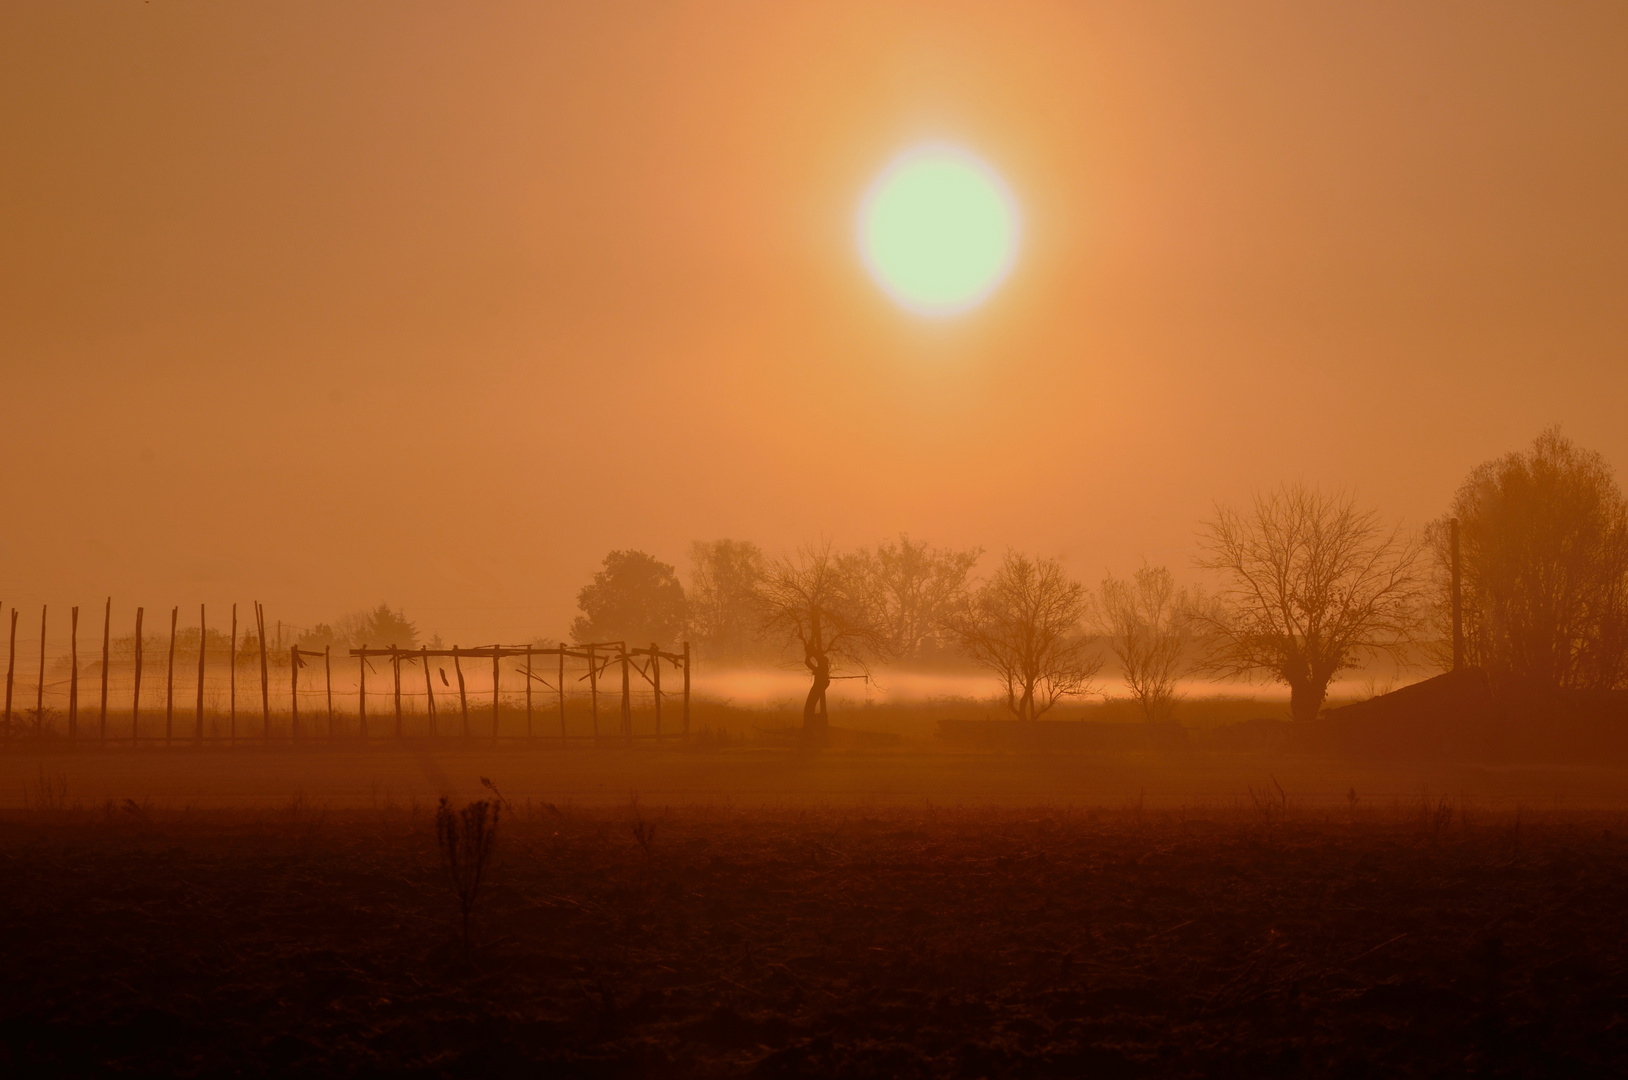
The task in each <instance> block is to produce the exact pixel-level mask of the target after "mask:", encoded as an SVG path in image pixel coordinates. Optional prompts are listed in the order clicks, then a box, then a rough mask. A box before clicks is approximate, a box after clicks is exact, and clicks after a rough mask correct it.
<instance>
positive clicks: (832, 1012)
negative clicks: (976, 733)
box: [0, 800, 1628, 1078]
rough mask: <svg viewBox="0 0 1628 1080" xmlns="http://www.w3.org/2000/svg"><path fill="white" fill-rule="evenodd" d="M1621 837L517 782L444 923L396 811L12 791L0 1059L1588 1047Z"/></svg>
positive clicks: (1608, 1058)
mask: <svg viewBox="0 0 1628 1080" xmlns="http://www.w3.org/2000/svg"><path fill="white" fill-rule="evenodd" d="M636 815H642V818H643V820H645V821H647V822H654V823H655V825H656V834H655V837H654V842H653V843H652V844H651V846H650V849H649V854H648V855H647V854H646V853H645V851H644V850H643V849H642V848H641V846H640V845H639V844H638V843H636V842H635V839H634V836H633V831H632V828H631V825H632V823H633V821H634V820H635V817H636ZM1623 837H1624V826H1623V823H1622V820H1621V818H1620V817H1619V816H1606V815H1598V814H1597V815H1581V814H1574V815H1560V814H1558V813H1557V814H1552V815H1547V816H1540V817H1538V818H1533V817H1532V816H1531V815H1527V816H1525V817H1524V818H1517V817H1515V816H1514V815H1502V816H1501V815H1493V814H1490V813H1486V814H1481V813H1477V812H1475V811H1474V810H1473V809H1472V808H1467V807H1457V808H1455V807H1454V806H1452V805H1451V804H1447V803H1440V802H1437V803H1435V804H1421V805H1420V806H1419V807H1418V809H1417V812H1416V813H1412V812H1406V813H1399V812H1397V811H1395V810H1392V811H1386V812H1380V811H1375V812H1373V813H1367V812H1365V811H1364V808H1363V807H1362V806H1361V805H1360V804H1359V805H1357V806H1355V807H1353V808H1352V810H1351V811H1350V812H1349V813H1347V812H1346V811H1344V810H1341V811H1338V812H1333V813H1330V814H1329V815H1328V816H1327V817H1324V816H1321V815H1318V816H1315V817H1312V816H1306V815H1297V814H1296V813H1295V812H1294V811H1293V809H1292V808H1290V809H1288V810H1284V809H1283V808H1281V807H1274V804H1272V803H1271V802H1270V800H1268V801H1265V802H1263V803H1262V804H1261V808H1260V809H1258V810H1253V809H1252V810H1250V811H1248V812H1239V811H1233V810H1225V809H1218V810H1215V811H1211V812H1206V811H1184V812H1160V813H1154V812H1148V813H1145V814H1143V813H1138V812H1135V811H1116V812H1099V813H1091V812H1086V811H1072V812H1070V811H1047V810H1026V811H1024V810H1010V809H1003V810H988V809H979V810H934V809H929V808H924V809H919V810H896V809H887V810H871V811H865V810H845V811H833V810H823V811H814V810H810V811H806V812H796V811H786V810H777V811H772V812H736V811H720V810H671V811H665V812H663V811H653V810H651V809H650V808H644V809H643V810H642V811H641V810H637V809H635V808H633V807H629V808H624V809H622V810H619V811H577V810H567V811H563V812H561V811H556V810H553V809H552V808H532V807H523V808H521V809H520V810H519V811H518V812H513V813H510V814H509V815H508V817H507V818H506V819H505V820H504V822H503V824H502V831H501V833H500V853H499V856H498V858H497V861H496V863H495V866H494V867H493V869H492V872H491V876H490V879H489V885H488V887H487V891H486V893H485V895H484V896H483V897H482V898H481V901H480V905H479V909H478V913H477V920H476V935H475V949H474V952H473V954H472V955H471V956H468V957H466V956H465V955H464V953H463V950H462V948H461V946H460V945H458V944H457V943H456V941H455V939H454V937H453V926H454V912H455V908H454V902H453V899H452V893H451V890H450V887H449V885H448V883H447V879H446V876H445V874H444V872H443V870H442V868H441V865H440V862H439V855H438V852H437V849H436V845H435V839H434V833H433V823H432V820H431V817H430V815H429V814H428V813H427V812H419V813H411V812H406V811H385V812H371V813H364V812H345V813H320V812H316V811H313V810H311V809H309V808H307V807H304V806H302V805H300V804H299V803H296V804H294V805H292V806H291V807H290V808H289V809H288V810H286V811H283V812H280V813H264V812H259V813H255V814H248V813H242V814H237V813H233V812H230V811H209V812H196V811H194V812H160V811H157V810H154V809H151V808H143V807H139V806H136V805H134V804H128V805H127V806H125V807H114V806H110V807H108V808H107V809H105V810H103V811H97V812H95V813H82V814H76V813H74V812H71V811H66V810H61V811H57V812H54V813H52V812H40V811H35V812H31V813H26V814H16V813H13V814H10V815H8V816H7V817H6V818H5V819H4V820H3V822H0V865H3V868H4V873H3V874H0V883H3V887H0V970H3V971H4V980H3V984H0V985H3V989H0V1071H3V1072H4V1073H5V1074H7V1075H12V1076H22V1075H68V1074H72V1075H87V1074H95V1075H99V1074H117V1075H126V1076H160V1075H162V1076H224V1075H236V1076H240V1075H251V1076H253V1075H262V1076H286V1075H300V1076H406V1075H413V1076H426V1077H429V1076H470V1077H509V1076H527V1077H535V1076H549V1077H668V1076H678V1077H686V1076H707V1077H710V1076H758V1077H802V1076H807V1077H849V1076H851V1077H914V1076H932V1077H1027V1076H1089V1077H1106V1078H1113V1077H1138V1076H1150V1077H1154V1076H1156V1077H1184V1076H1248V1077H1272V1076H1295V1077H1299V1076H1312V1077H1322V1076H1327V1077H1352V1078H1355V1077H1394V1076H1430V1077H1435V1076H1445V1075H1470V1076H1546V1077H1552V1076H1608V1075H1615V1076H1622V1075H1628V1027H1625V1025H1624V1016H1625V1014H1628V974H1625V972H1628V968H1625V962H1624V961H1625V950H1628V938H1625V934H1624V928H1623V918H1624V912H1628V846H1625V843H1624V839H1623Z"/></svg>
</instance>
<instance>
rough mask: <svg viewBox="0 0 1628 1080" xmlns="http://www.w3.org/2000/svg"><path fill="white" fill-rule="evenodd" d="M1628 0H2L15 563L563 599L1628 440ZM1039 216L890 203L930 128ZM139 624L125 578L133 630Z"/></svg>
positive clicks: (1, 279) (456, 617)
mask: <svg viewBox="0 0 1628 1080" xmlns="http://www.w3.org/2000/svg"><path fill="white" fill-rule="evenodd" d="M1625 55H1628V5H1623V4H1621V3H1616V2H1611V3H1600V4H1597V5H1589V4H1584V3H1568V4H1563V5H1562V4H1538V3H1524V4H1518V5H1517V4H1496V3H1485V2H1477V3H1464V4H1448V3H1435V4H1418V3H1415V2H1407V3H1396V4H1383V3H1364V4H1360V5H1309V4H1304V3H1281V4H1277V3H1273V4H1247V3H1228V4H1211V3H1190V4H1159V3H1117V4H1087V3H1066V4H1065V3H1058V4H1028V5H1023V4H988V3H986V4H976V5H953V4H948V3H944V2H941V0H940V2H934V3H931V4H922V5H907V4H877V3H874V2H868V3H858V4H853V5H842V4H837V3H832V2H828V0H822V2H820V3H808V4H791V3H776V4H762V3H751V4H746V3H743V4H699V5H691V4H677V3H644V4H629V5H622V4H613V3H607V2H604V0H595V2H592V3H583V4H578V5H565V4H548V5H544V4H538V3H525V4H516V5H512V6H504V5H499V4H481V5H457V4H451V3H440V4H411V3H402V2H398V0H392V2H389V3H378V4H363V3H354V2H352V3H345V4H330V3H326V2H324V3H311V4H296V3H290V2H283V0H279V2H278V3H264V4H247V3H242V4H238V3H234V4H218V3H207V4H206V3H190V4H177V3H170V2H163V0H160V2H154V3H148V4H137V3H89V2H86V3H77V4H75V3H60V2H42V3H25V2H22V0H12V2H10V3H7V4H5V5H4V6H3V7H0V139H3V143H0V146H3V152H0V369H3V380H0V461H3V469H4V472H3V475H4V485H3V487H0V601H4V603H5V604H7V605H8V606H9V605H11V604H13V603H17V604H19V605H20V606H21V605H36V604H38V603H40V602H42V601H49V602H50V603H51V604H53V605H64V606H65V605H68V604H72V603H79V604H85V605H99V604H100V601H101V598H102V597H103V596H105V595H106V594H109V593H111V594H113V596H114V598H115V612H116V613H118V614H119V617H120V618H121V619H122V618H124V615H123V613H124V612H126V611H127V610H128V609H129V608H130V607H132V606H133V605H134V604H136V603H143V604H146V605H147V606H148V607H149V609H152V608H164V607H168V606H169V605H171V604H177V603H178V604H181V605H183V610H187V607H186V606H187V605H192V604H196V603H198V602H199V601H206V602H208V603H210V604H211V605H224V604H227V603H230V602H231V601H233V600H237V601H241V602H243V603H244V604H247V603H248V601H250V600H251V599H254V598H259V599H261V600H263V601H264V602H265V603H266V605H267V609H268V614H269V615H271V616H272V617H278V616H281V617H285V618H287V619H288V620H290V621H291V622H296V623H302V622H303V623H308V622H310V621H314V620H316V619H319V618H326V617H331V616H332V615H334V614H337V613H340V612H343V611H345V610H348V609H354V608H357V607H360V606H363V605H365V604H368V603H371V602H377V601H378V600H380V599H388V600H389V601H390V602H391V603H392V604H398V605H404V606H405V607H406V608H407V611H408V614H409V615H410V616H413V617H415V618H416V619H417V620H418V621H419V622H420V624H421V625H423V626H425V627H427V628H437V629H440V630H441V631H442V632H443V633H444V634H445V635H447V638H448V640H449V641H451V640H453V639H455V638H456V639H458V640H461V641H465V642H473V641H491V640H493V639H495V638H505V639H514V638H519V637H522V636H529V635H531V634H541V633H559V632H561V631H562V630H563V629H564V627H565V624H566V622H567V619H568V617H569V615H570V613H571V609H572V608H573V606H574V594H575V591H576V588H577V587H578V586H579V585H580V584H581V583H582V582H583V581H584V580H585V579H586V578H587V577H588V576H589V575H590V574H591V573H592V571H593V570H594V569H595V567H596V565H597V563H598V561H599V559H600V558H601V557H602V556H603V555H604V553H605V552H606V551H607V550H608V549H610V548H614V547H637V548H643V549H645V550H648V551H650V552H652V553H653V554H655V555H657V556H659V557H661V558H664V559H667V560H669V561H675V562H679V563H680V564H681V565H682V562H683V558H684V555H685V552H686V549H687V545H688V542H689V541H690V540H692V539H696V538H712V537H719V536H730V537H740V538H750V539H754V540H757V541H758V542H760V543H762V544H763V545H764V546H765V547H767V548H769V549H771V550H773V549H776V548H780V547H784V546H787V545H792V544H795V543H797V542H799V541H801V540H804V539H807V538H813V537H816V536H818V535H819V534H821V533H822V532H823V533H826V534H829V535H830V536H831V537H832V538H833V539H834V540H836V541H837V542H838V543H841V544H859V543H867V542H872V541H874V540H875V539H877V538H879V537H881V536H883V535H885V534H890V533H895V532H898V531H900V530H908V531H910V532H911V533H913V534H915V535H917V536H921V537H926V538H929V539H932V540H935V541H937V542H940V543H945V544H955V545H970V544H981V545H983V546H985V547H987V548H990V549H992V550H999V549H1002V548H1005V547H1007V546H1013V547H1018V548H1022V549H1026V550H1029V551H1033V552H1037V553H1040V554H1052V555H1060V556H1062V557H1064V558H1066V559H1067V560H1068V562H1069V564H1070V565H1071V566H1072V567H1073V568H1074V569H1075V570H1076V571H1077V572H1078V573H1080V574H1081V575H1082V576H1084V577H1086V578H1087V579H1090V580H1095V579H1096V578H1098V577H1100V576H1101V574H1102V572H1103V571H1104V570H1116V571H1124V570H1128V569H1130V568H1132V567H1134V566H1135V565H1136V564H1137V563H1138V562H1139V560H1141V559H1142V558H1143V557H1146V558H1147V559H1149V560H1151V561H1154V562H1168V563H1169V564H1171V565H1172V566H1173V567H1175V568H1177V569H1178V571H1179V572H1181V573H1184V574H1186V573H1190V570H1188V567H1189V566H1190V562H1191V559H1192V557H1193V554H1194V528H1195V523H1196V522H1197V521H1198V519H1199V518H1201V517H1202V516H1203V515H1204V514H1205V513H1206V512H1207V511H1208V510H1209V508H1210V506H1211V504H1212V502H1213V501H1214V500H1216V499H1221V500H1237V499H1242V498H1246V497H1247V496H1248V494H1249V492H1250V490H1251V489H1252V488H1254V487H1259V486H1264V485H1270V484H1274V483H1276V482H1278V481H1280V480H1283V479H1286V478H1288V479H1293V478H1305V479H1307V480H1312V481H1316V482H1318V483H1322V484H1327V485H1346V486H1349V487H1351V488H1354V489H1355V490H1356V492H1357V493H1358V494H1359V496H1361V497H1362V498H1363V499H1364V500H1366V501H1368V502H1371V503H1373V504H1376V505H1378V506H1380V507H1382V508H1383V509H1384V510H1385V512H1386V513H1387V514H1389V515H1391V516H1394V517H1400V518H1405V519H1407V520H1408V521H1410V522H1415V523H1418V522H1422V521H1424V520H1426V519H1428V518H1429V517H1432V516H1434V515H1436V514H1438V513H1440V512H1441V510H1442V508H1443V507H1444V505H1445V503H1446V501H1447V499H1448V497H1449V495H1450V493H1451V491H1452V489H1453V488H1454V487H1455V486H1456V485H1457V483H1458V482H1459V480H1460V479H1461V478H1462V476H1463V475H1464V473H1465V472H1466V471H1467V470H1468V469H1469V468H1471V467H1472V466H1473V465H1475V464H1476V463H1477V462H1479V461H1482V460H1484V459H1486V458H1488V457H1491V456H1493V455H1496V454H1499V453H1502V452H1504V451H1507V450H1510V449H1513V448H1515V447H1517V446H1519V445H1521V444H1523V443H1526V442H1528V441H1529V440H1530V439H1531V438H1532V437H1533V436H1534V435H1535V434H1536V433H1537V432H1538V430H1539V429H1541V428H1542V427H1543V426H1544V425H1546V424H1549V423H1552V422H1560V423H1562V424H1563V425H1564V426H1565V430H1566V431H1567V432H1568V433H1569V434H1570V435H1572V436H1573V437H1574V438H1576V439H1577V440H1578V441H1579V442H1581V443H1583V444H1585V445H1588V446H1591V447H1594V448H1597V449H1599V450H1601V451H1602V452H1603V453H1604V454H1605V455H1606V456H1607V458H1608V459H1609V460H1610V461H1611V462H1612V463H1613V464H1614V465H1616V466H1617V467H1618V468H1619V469H1621V468H1628V426H1625V424H1624V419H1625V416H1624V413H1625V403H1628V374H1625V359H1628V357H1625V349H1624V345H1625V341H1628V318H1625V316H1628V311H1625V304H1628V299H1625V298H1628V255H1625V251H1628V208H1625V200H1628V64H1625V63H1624V62H1623V57H1624V56H1625ZM924 139H944V140H951V141H954V142H957V143H960V144H962V145H964V146H966V147H967V148H969V149H971V150H973V151H975V152H976V153H978V154H979V155H981V156H982V157H983V158H984V160H986V161H987V162H989V163H990V164H991V165H992V166H993V167H994V168H995V169H996V170H998V171H999V172H1000V174H1001V175H1002V176H1003V177H1004V178H1005V180H1006V182H1007V184H1008V185H1009V187H1010V188H1011V190H1012V192H1013V194H1014V196H1015V198H1016V200H1017V202H1018V204H1019V205H1020V207H1021V212H1022V215H1023V221H1024V230H1025V231H1024V241H1023V245H1024V246H1023V248H1022V250H1021V252H1020V254H1019V257H1018V259H1017V262H1016V265H1015V267H1014V269H1013V271H1012V274H1011V277H1010V278H1009V279H1008V280H1007V282H1006V283H1005V285H1004V286H1003V287H1002V288H1001V289H1000V291H998V292H997V293H996V294H995V295H994V297H993V298H992V299H991V300H990V301H989V302H988V303H987V304H985V305H984V306H983V307H981V308H979V309H978V310H976V311H974V312H973V313H971V314H968V315H964V316H961V317H958V318H955V319H952V320H947V321H939V322H930V321H924V320H923V319H921V318H920V317H918V316H914V315H911V314H909V313H907V312H904V311H902V310H900V309H899V308H898V307H896V306H895V305H894V304H893V303H892V301H890V300H889V299H888V298H887V297H886V296H885V295H884V294H883V293H882V292H881V291H880V290H879V289H877V288H876V287H875V286H874V284H873V283H872V282H871V281H870V279H869V278H868V277H867V276H866V273H865V271H864V267H863V265H862V263H861V261H860V259H859V257H858V255H857V253H856V251H855V244H854V235H855V219H856V214H857V211H858V207H859V200H860V198H861V196H862V194H863V192H864V190H865V188H866V186H867V185H868V184H869V182H870V181H871V179H872V178H873V177H874V176H875V175H876V174H877V173H878V172H879V171H880V170H881V169H882V167H883V166H884V165H885V164H886V163H887V162H888V160H889V159H891V158H892V157H893V156H894V155H895V154H896V153H898V152H899V151H900V150H902V149H904V148H905V147H908V146H910V145H913V144H915V143H918V142H920V141H922V140H924ZM98 632H99V626H98Z"/></svg>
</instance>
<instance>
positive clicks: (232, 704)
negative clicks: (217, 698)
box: [226, 604, 237, 742]
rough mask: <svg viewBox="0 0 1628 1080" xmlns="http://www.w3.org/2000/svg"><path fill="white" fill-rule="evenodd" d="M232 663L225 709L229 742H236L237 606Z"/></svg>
mask: <svg viewBox="0 0 1628 1080" xmlns="http://www.w3.org/2000/svg"><path fill="white" fill-rule="evenodd" d="M230 651H231V653H232V662H231V663H229V664H227V665H226V671H227V675H226V684H227V691H226V692H227V695H228V696H227V701H228V705H227V708H229V709H230V710H231V721H232V722H231V728H230V730H229V732H228V734H229V736H230V738H231V740H232V741H233V742H237V605H236V604H233V605H232V641H231V645H230Z"/></svg>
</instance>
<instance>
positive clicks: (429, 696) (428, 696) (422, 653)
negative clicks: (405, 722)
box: [418, 645, 435, 735]
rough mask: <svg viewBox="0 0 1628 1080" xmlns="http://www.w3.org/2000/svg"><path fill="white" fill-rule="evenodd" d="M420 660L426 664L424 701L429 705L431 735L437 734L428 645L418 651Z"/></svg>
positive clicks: (433, 687) (433, 684)
mask: <svg viewBox="0 0 1628 1080" xmlns="http://www.w3.org/2000/svg"><path fill="white" fill-rule="evenodd" d="M418 656H419V659H420V660H422V661H423V662H424V699H425V701H427V702H428V703H429V710H430V734H431V735H434V734H435V683H434V682H433V681H431V679H430V649H429V646H428V645H421V646H419V649H418Z"/></svg>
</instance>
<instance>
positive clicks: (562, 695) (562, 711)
mask: <svg viewBox="0 0 1628 1080" xmlns="http://www.w3.org/2000/svg"><path fill="white" fill-rule="evenodd" d="M554 688H555V689H556V690H558V691H559V695H560V743H561V744H562V745H563V744H564V742H565V642H563V641H562V642H560V674H559V682H557V683H556V684H555V687H554Z"/></svg>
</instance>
